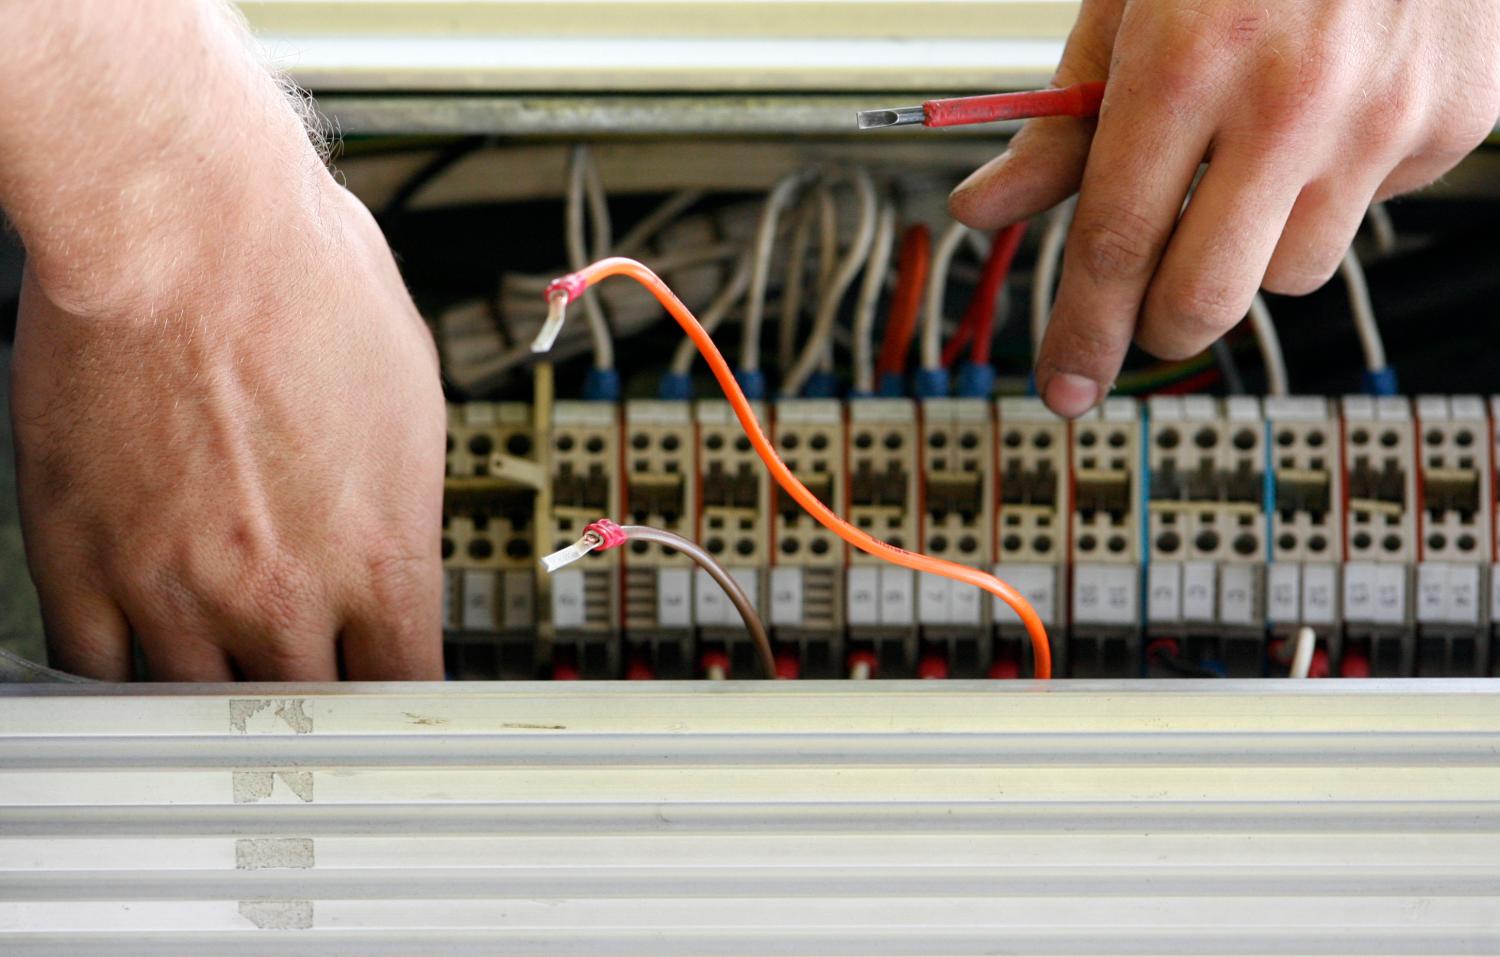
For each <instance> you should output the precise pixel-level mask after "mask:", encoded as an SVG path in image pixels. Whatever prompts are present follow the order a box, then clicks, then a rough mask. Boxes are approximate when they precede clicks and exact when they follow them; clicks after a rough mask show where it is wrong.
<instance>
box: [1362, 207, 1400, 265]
mask: <svg viewBox="0 0 1500 957" xmlns="http://www.w3.org/2000/svg"><path fill="white" fill-rule="evenodd" d="M1365 218H1366V219H1368V220H1369V221H1370V231H1371V232H1372V233H1374V234H1375V248H1376V249H1377V250H1379V252H1380V255H1382V256H1389V255H1390V254H1391V253H1393V252H1395V251H1396V224H1395V223H1394V222H1392V220H1391V211H1390V210H1388V209H1386V208H1385V203H1371V204H1370V209H1369V211H1368V212H1367V213H1366V214H1365Z"/></svg>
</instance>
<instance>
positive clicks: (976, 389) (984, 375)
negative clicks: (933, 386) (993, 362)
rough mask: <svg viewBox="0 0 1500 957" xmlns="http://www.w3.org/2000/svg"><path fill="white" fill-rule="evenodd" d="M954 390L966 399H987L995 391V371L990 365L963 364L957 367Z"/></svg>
mask: <svg viewBox="0 0 1500 957" xmlns="http://www.w3.org/2000/svg"><path fill="white" fill-rule="evenodd" d="M954 390H955V391H956V392H957V394H958V395H960V396H962V397H963V398H966V399H988V398H989V397H990V393H991V392H994V391H995V369H994V367H993V366H990V365H979V364H978V363H974V362H965V363H964V364H963V365H961V366H959V367H958V380H957V381H956V382H955V383H954Z"/></svg>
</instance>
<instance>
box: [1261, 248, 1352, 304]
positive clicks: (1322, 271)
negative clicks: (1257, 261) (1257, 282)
mask: <svg viewBox="0 0 1500 957" xmlns="http://www.w3.org/2000/svg"><path fill="white" fill-rule="evenodd" d="M1342 258H1343V255H1342V253H1340V255H1339V256H1338V257H1336V258H1334V259H1332V260H1331V261H1326V262H1323V261H1314V260H1311V259H1307V258H1298V259H1296V260H1295V261H1292V262H1284V263H1279V262H1272V264H1271V268H1270V269H1268V270H1266V276H1265V279H1264V280H1262V282H1261V286H1262V288H1264V289H1265V290H1266V291H1267V292H1274V293H1276V294H1277V295H1279V296H1305V295H1307V294H1309V293H1313V292H1317V291H1318V290H1319V289H1322V288H1323V287H1324V286H1326V285H1327V284H1328V280H1330V279H1332V278H1333V274H1334V273H1335V272H1337V271H1338V265H1339V260H1340V259H1342Z"/></svg>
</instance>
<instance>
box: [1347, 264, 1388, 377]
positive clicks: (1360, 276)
mask: <svg viewBox="0 0 1500 957" xmlns="http://www.w3.org/2000/svg"><path fill="white" fill-rule="evenodd" d="M1339 272H1340V273H1341V274H1343V277H1344V285H1345V286H1347V287H1348V289H1349V310H1350V312H1351V313H1353V315H1354V329H1355V331H1356V332H1358V333H1359V345H1360V348H1361V349H1363V350H1364V353H1365V368H1366V369H1368V370H1370V371H1371V372H1379V371H1380V370H1382V369H1384V368H1385V367H1386V361H1385V343H1384V342H1383V341H1382V340H1381V338H1380V326H1379V325H1377V324H1376V322H1375V305H1374V303H1372V302H1371V301H1370V285H1369V283H1367V282H1365V270H1364V267H1362V266H1361V265H1360V264H1359V257H1358V256H1356V255H1354V250H1353V249H1352V248H1351V249H1350V250H1349V251H1348V252H1346V253H1344V261H1343V262H1342V263H1340V264H1339Z"/></svg>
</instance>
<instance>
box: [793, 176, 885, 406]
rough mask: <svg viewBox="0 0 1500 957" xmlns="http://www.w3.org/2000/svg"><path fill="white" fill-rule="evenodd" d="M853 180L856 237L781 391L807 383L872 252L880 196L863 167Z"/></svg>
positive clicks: (821, 300) (799, 388) (796, 389)
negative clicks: (840, 307)
mask: <svg viewBox="0 0 1500 957" xmlns="http://www.w3.org/2000/svg"><path fill="white" fill-rule="evenodd" d="M850 181H851V182H852V183H853V184H854V196H855V199H856V200H857V201H858V205H859V219H858V220H857V223H858V225H856V226H855V230H854V241H853V242H851V243H850V244H849V249H848V251H847V252H845V253H844V258H843V259H841V260H840V261H839V265H838V268H837V269H836V270H834V273H833V277H832V278H831V279H829V281H828V283H827V286H826V288H825V289H824V290H823V293H822V295H821V296H820V297H819V299H818V314H817V317H816V318H815V319H814V320H813V327H812V331H811V332H810V333H809V334H808V336H807V344H806V345H805V346H804V347H803V349H802V354H801V355H799V356H798V357H797V363H796V365H794V366H792V368H791V369H790V370H788V371H787V372H786V373H785V376H784V377H783V379H782V383H781V394H782V395H784V396H794V395H797V394H798V393H799V392H801V391H802V387H803V385H805V384H806V383H807V378H808V376H810V375H812V373H813V370H814V369H816V368H817V365H818V360H819V359H820V358H821V357H822V355H823V353H824V352H825V351H827V349H828V346H829V345H830V344H831V342H832V338H833V325H834V319H835V318H836V317H837V316H838V311H839V303H840V302H841V301H842V300H843V298H844V293H845V292H847V291H848V289H849V286H850V284H851V283H853V282H854V277H855V276H857V275H858V274H859V271H860V270H861V269H862V268H864V265H865V260H866V259H868V258H869V256H870V244H871V243H872V242H874V240H875V220H876V218H877V213H876V209H877V206H878V200H877V199H876V197H875V182H874V180H872V179H870V174H869V173H868V172H866V171H865V170H864V169H862V168H860V167H857V166H856V167H855V168H854V169H853V170H851V171H850Z"/></svg>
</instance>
